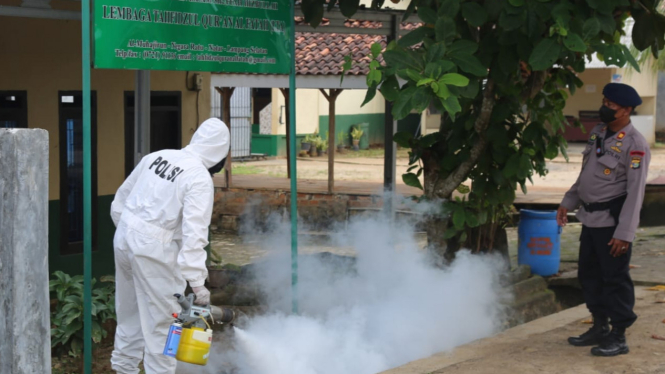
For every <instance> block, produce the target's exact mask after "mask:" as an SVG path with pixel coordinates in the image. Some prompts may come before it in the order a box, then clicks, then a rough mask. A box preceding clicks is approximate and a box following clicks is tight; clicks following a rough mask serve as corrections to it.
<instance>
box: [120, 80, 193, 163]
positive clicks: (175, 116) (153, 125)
mask: <svg viewBox="0 0 665 374" xmlns="http://www.w3.org/2000/svg"><path fill="white" fill-rule="evenodd" d="M181 102H182V99H181V93H180V91H172V92H171V91H152V92H150V152H157V151H161V150H162V149H180V148H181V144H182V140H181V134H182V129H181V112H182V104H181ZM134 153H135V149H134V92H133V91H126V92H125V176H129V174H131V172H132V170H134Z"/></svg>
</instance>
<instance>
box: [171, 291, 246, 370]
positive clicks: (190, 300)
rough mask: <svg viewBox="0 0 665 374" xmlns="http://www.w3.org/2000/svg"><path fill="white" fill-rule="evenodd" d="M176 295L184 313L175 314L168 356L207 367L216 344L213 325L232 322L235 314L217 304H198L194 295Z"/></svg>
mask: <svg viewBox="0 0 665 374" xmlns="http://www.w3.org/2000/svg"><path fill="white" fill-rule="evenodd" d="M173 296H175V297H176V299H177V300H178V304H180V307H182V311H181V312H180V313H173V317H174V318H175V321H174V322H173V324H171V327H170V328H169V334H168V337H167V338H166V345H165V346H164V355H166V356H170V357H175V359H176V360H178V361H182V362H187V363H190V364H195V365H205V364H207V363H208V357H209V356H210V345H211V344H212V327H211V324H213V325H214V324H215V323H217V324H223V323H231V322H233V320H234V319H235V317H236V315H235V312H234V311H233V310H231V309H226V308H220V307H217V306H214V305H205V306H201V305H194V300H195V299H196V295H194V294H193V293H190V294H189V295H187V297H184V296H183V295H181V294H175V295H173Z"/></svg>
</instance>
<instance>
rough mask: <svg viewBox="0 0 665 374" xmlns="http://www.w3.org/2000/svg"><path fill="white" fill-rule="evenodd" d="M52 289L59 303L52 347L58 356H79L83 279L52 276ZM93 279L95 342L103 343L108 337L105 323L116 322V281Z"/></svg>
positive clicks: (106, 278)
mask: <svg viewBox="0 0 665 374" xmlns="http://www.w3.org/2000/svg"><path fill="white" fill-rule="evenodd" d="M53 278H54V279H52V280H51V281H50V282H49V290H50V291H51V292H52V293H54V294H55V296H56V298H57V300H58V304H57V306H56V309H55V310H54V311H53V312H52V313H51V348H52V349H53V350H54V351H55V352H56V353H67V354H69V355H70V356H72V357H78V356H79V355H80V354H81V351H82V349H83V276H81V275H77V276H75V277H71V276H69V275H68V274H65V273H63V272H61V271H56V272H54V273H53ZM99 280H100V283H97V281H96V279H92V341H93V343H94V344H97V343H100V342H101V341H102V339H104V338H105V337H106V335H107V332H106V330H104V328H103V327H102V324H103V323H104V322H106V321H107V320H115V319H116V315H115V278H114V277H113V276H103V277H101V278H100V279H99Z"/></svg>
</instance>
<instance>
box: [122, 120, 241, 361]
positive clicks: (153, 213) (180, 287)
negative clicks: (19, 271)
mask: <svg viewBox="0 0 665 374" xmlns="http://www.w3.org/2000/svg"><path fill="white" fill-rule="evenodd" d="M229 143H230V136H229V130H228V129H227V127H226V125H225V124H224V123H223V122H222V121H220V120H218V119H216V118H213V119H209V120H207V121H205V122H203V124H201V126H200V127H199V129H198V130H197V131H196V133H195V134H194V136H193V137H192V141H191V142H190V144H189V145H188V146H187V147H186V148H185V149H183V150H163V151H159V152H155V153H151V154H149V155H147V156H145V157H144V158H143V159H142V160H141V162H140V163H139V164H138V165H137V166H136V168H135V169H134V171H133V172H132V174H131V175H130V176H129V177H128V178H127V180H125V182H124V183H123V184H122V186H120V189H118V192H117V193H116V195H115V199H114V200H113V204H112V205H111V217H112V218H113V222H114V223H115V225H116V227H117V228H116V233H115V237H114V240H113V246H114V249H115V266H116V313H117V316H118V327H117V329H116V334H115V347H114V348H115V349H114V350H113V355H112V357H111V364H112V367H113V370H115V371H116V372H118V373H132V374H133V373H138V372H139V370H138V364H139V362H140V361H141V359H142V358H143V359H144V361H143V363H144V367H145V371H146V373H147V374H155V373H159V374H162V373H175V369H176V360H175V359H174V358H171V357H168V356H164V355H163V354H162V352H163V350H164V345H165V343H166V337H167V335H168V331H169V326H170V324H171V323H172V321H173V316H172V314H173V313H177V312H180V309H181V308H180V306H179V305H178V304H177V302H176V300H175V297H173V294H175V293H183V292H184V291H185V287H186V283H185V281H187V282H189V284H190V286H191V287H202V286H203V284H204V282H205V279H206V278H207V276H208V271H207V269H206V264H205V262H206V252H205V250H204V248H205V246H206V245H207V244H208V226H209V225H210V219H211V215H212V207H213V195H214V189H213V183H212V178H211V176H210V172H209V171H208V169H209V168H211V167H212V166H214V165H216V164H217V163H219V162H220V161H221V160H222V159H224V158H225V157H226V156H227V154H228V152H229ZM144 351H145V356H144Z"/></svg>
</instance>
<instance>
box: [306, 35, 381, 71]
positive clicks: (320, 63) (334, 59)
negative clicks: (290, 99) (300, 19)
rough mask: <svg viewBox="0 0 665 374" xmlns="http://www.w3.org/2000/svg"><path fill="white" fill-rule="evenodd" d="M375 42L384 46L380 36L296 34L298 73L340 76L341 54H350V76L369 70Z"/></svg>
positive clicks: (342, 62)
mask: <svg viewBox="0 0 665 374" xmlns="http://www.w3.org/2000/svg"><path fill="white" fill-rule="evenodd" d="M374 43H381V46H382V47H383V48H385V47H386V37H385V36H383V35H361V34H321V33H310V32H299V33H296V71H297V73H298V75H341V74H342V65H344V56H346V55H351V57H352V59H353V65H352V68H351V70H350V71H348V72H347V74H349V75H367V73H369V63H370V58H369V52H370V49H371V47H372V44H374Z"/></svg>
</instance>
